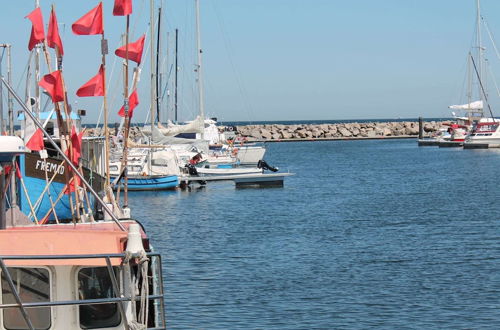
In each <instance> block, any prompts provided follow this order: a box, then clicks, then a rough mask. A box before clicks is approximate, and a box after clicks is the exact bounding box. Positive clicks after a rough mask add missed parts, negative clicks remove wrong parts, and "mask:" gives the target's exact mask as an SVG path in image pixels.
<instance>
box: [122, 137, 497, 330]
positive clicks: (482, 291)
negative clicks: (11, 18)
mask: <svg viewBox="0 0 500 330" xmlns="http://www.w3.org/2000/svg"><path fill="white" fill-rule="evenodd" d="M266 160H267V161H268V163H270V164H271V165H275V166H280V167H282V168H288V169H290V171H291V172H295V173H297V175H296V176H294V177H291V178H287V180H286V182H285V187H284V188H272V189H243V190H239V189H235V187H234V185H233V184H231V183H219V184H209V185H208V186H207V187H206V188H204V189H201V190H192V191H178V192H162V193H133V194H131V207H132V213H133V215H135V216H136V217H138V218H140V219H143V223H144V225H145V227H146V229H147V230H148V232H149V234H150V237H151V239H152V242H153V243H154V244H155V246H156V248H157V250H159V251H160V252H161V253H162V254H163V256H164V259H163V260H164V276H165V278H164V280H165V287H166V310H167V321H168V326H169V328H170V329H313V328H328V329H339V328H349V329H360V328H370V327H376V328H388V329H402V328H409V329H428V328H440V329H442V328H448V329H463V328H469V329H470V328H475V329H477V328H485V329H487V328H491V329H498V328H499V327H500V260H499V257H500V235H499V233H500V231H499V229H500V222H499V217H500V177H499V174H500V150H498V151H495V150H483V151H473V150H460V149H438V148H435V147H420V148H419V147H417V144H416V141H415V140H373V141H328V142H297V143H273V144H268V152H267V154H266Z"/></svg>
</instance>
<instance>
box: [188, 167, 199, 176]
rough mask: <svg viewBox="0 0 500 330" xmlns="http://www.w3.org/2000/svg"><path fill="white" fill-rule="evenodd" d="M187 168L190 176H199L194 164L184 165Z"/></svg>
mask: <svg viewBox="0 0 500 330" xmlns="http://www.w3.org/2000/svg"><path fill="white" fill-rule="evenodd" d="M185 166H186V167H187V169H188V173H189V175H192V176H199V174H198V170H197V169H196V166H194V165H193V164H186V165H185Z"/></svg>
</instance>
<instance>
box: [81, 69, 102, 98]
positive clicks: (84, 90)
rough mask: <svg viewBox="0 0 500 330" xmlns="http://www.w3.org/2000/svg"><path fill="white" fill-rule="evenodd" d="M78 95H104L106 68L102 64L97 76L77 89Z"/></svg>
mask: <svg viewBox="0 0 500 330" xmlns="http://www.w3.org/2000/svg"><path fill="white" fill-rule="evenodd" d="M76 95H78V96H80V97H84V96H104V68H103V66H102V65H101V67H100V68H99V72H98V73H97V75H96V76H94V77H92V78H91V79H90V80H89V81H87V82H86V83H85V85H83V86H82V87H80V88H79V89H78V90H77V91H76Z"/></svg>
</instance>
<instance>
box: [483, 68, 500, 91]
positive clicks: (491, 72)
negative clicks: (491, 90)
mask: <svg viewBox="0 0 500 330" xmlns="http://www.w3.org/2000/svg"><path fill="white" fill-rule="evenodd" d="M486 64H487V66H488V71H489V73H490V74H491V76H492V78H493V84H495V89H496V90H497V95H498V96H500V89H498V84H497V80H496V79H495V76H494V75H493V70H492V69H491V65H490V62H486Z"/></svg>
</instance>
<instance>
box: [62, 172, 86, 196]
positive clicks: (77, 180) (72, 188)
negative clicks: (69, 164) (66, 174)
mask: <svg viewBox="0 0 500 330" xmlns="http://www.w3.org/2000/svg"><path fill="white" fill-rule="evenodd" d="M75 183H76V186H77V187H80V186H81V184H82V179H80V177H79V176H78V175H76V174H75V175H73V176H72V177H71V179H69V182H68V184H67V185H66V191H65V192H64V194H66V195H69V194H71V193H72V192H74V191H75Z"/></svg>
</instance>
